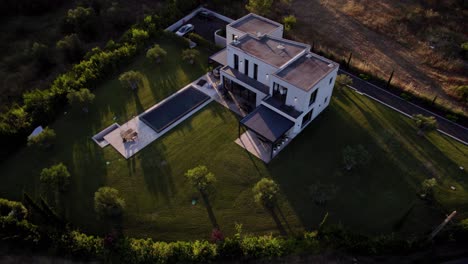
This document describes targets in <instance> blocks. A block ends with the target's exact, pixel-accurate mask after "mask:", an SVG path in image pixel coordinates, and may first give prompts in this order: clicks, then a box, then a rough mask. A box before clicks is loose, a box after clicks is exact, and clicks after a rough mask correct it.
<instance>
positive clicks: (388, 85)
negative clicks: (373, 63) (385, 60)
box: [385, 70, 395, 89]
mask: <svg viewBox="0 0 468 264" xmlns="http://www.w3.org/2000/svg"><path fill="white" fill-rule="evenodd" d="M394 72H395V70H392V73H391V74H390V78H388V82H387V86H386V87H385V88H387V89H388V87H390V82H391V81H392V79H393V73H394Z"/></svg>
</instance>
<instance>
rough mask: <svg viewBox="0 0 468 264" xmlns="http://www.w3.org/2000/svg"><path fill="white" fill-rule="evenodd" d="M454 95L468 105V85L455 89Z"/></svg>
mask: <svg viewBox="0 0 468 264" xmlns="http://www.w3.org/2000/svg"><path fill="white" fill-rule="evenodd" d="M454 91H455V94H456V95H457V96H458V97H459V98H460V99H461V100H462V101H463V102H465V103H468V85H460V86H457V87H455V89H454Z"/></svg>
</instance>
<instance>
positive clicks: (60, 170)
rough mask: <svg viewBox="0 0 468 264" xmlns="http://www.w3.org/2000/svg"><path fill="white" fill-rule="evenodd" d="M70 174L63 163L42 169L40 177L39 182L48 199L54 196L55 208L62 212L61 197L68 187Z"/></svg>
mask: <svg viewBox="0 0 468 264" xmlns="http://www.w3.org/2000/svg"><path fill="white" fill-rule="evenodd" d="M70 178H71V175H70V172H68V169H67V167H66V166H65V165H64V164H63V163H58V164H56V165H53V166H51V167H49V168H44V169H43V170H42V172H41V175H40V181H41V183H42V185H43V188H44V190H45V193H46V194H47V196H48V197H51V196H55V207H56V208H57V209H58V210H60V211H62V212H63V209H64V206H63V205H62V204H61V196H62V194H63V193H65V192H66V191H67V190H68V186H69V185H70Z"/></svg>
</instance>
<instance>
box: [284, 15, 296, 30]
mask: <svg viewBox="0 0 468 264" xmlns="http://www.w3.org/2000/svg"><path fill="white" fill-rule="evenodd" d="M296 23H297V19H296V17H295V16H294V15H288V16H285V17H283V25H284V29H285V30H286V31H291V29H293V27H294V26H295V25H296Z"/></svg>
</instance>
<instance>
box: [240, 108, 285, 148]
mask: <svg viewBox="0 0 468 264" xmlns="http://www.w3.org/2000/svg"><path fill="white" fill-rule="evenodd" d="M240 122H241V124H242V125H244V126H245V127H247V128H248V129H250V130H252V131H253V132H255V133H256V134H258V135H260V136H262V137H264V138H266V139H267V140H268V141H270V142H276V141H277V140H278V139H280V138H281V137H282V136H283V135H284V134H285V133H286V132H288V130H290V129H291V128H292V127H293V126H294V122H292V121H291V120H289V119H287V118H286V117H283V116H282V115H280V114H278V113H276V112H275V111H273V110H271V109H269V108H268V107H266V106H264V105H260V106H259V107H257V108H256V109H255V110H254V111H253V112H252V113H250V114H249V115H248V116H246V117H244V119H242V120H241V121H240Z"/></svg>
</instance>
